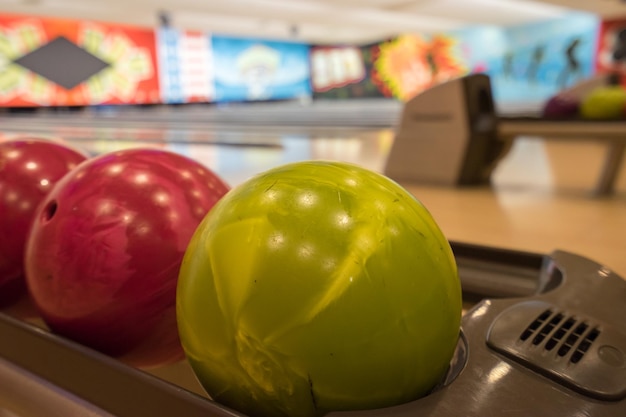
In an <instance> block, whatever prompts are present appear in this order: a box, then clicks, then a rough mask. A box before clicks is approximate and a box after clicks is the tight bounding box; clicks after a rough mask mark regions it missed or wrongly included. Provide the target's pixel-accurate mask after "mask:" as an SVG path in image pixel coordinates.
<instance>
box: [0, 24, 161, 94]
mask: <svg viewBox="0 0 626 417" xmlns="http://www.w3.org/2000/svg"><path fill="white" fill-rule="evenodd" d="M158 100H159V84H158V78H157V71H156V55H155V47H154V31H152V30H149V29H142V28H134V27H129V26H120V25H109V24H105V23H99V22H90V21H77V20H66V19H48V18H36V17H24V16H10V15H2V16H0V105H2V106H82V105H93V104H121V103H151V102H157V101H158Z"/></svg>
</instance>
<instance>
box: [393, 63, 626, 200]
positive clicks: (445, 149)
mask: <svg viewBox="0 0 626 417" xmlns="http://www.w3.org/2000/svg"><path fill="white" fill-rule="evenodd" d="M607 83H608V76H602V75H601V76H598V77H595V78H590V79H588V80H585V81H583V82H581V83H579V84H577V85H575V86H573V87H571V88H570V89H568V90H567V91H564V92H562V93H563V94H566V95H569V96H571V97H578V98H581V97H584V96H585V94H587V93H588V92H589V91H591V90H593V89H594V88H596V87H598V86H600V85H606V84H607ZM535 113H536V112H535ZM520 137H525V138H529V137H532V138H541V139H544V140H561V141H564V140H567V141H579V142H580V141H587V142H589V141H593V142H596V143H601V144H603V145H605V146H606V154H605V158H604V162H603V164H602V170H601V172H600V176H599V178H598V180H597V182H596V185H595V187H594V189H593V191H592V194H593V196H596V197H603V196H608V195H610V194H612V193H613V191H614V186H615V182H616V179H617V176H618V175H619V172H620V169H621V166H622V162H623V159H624V153H625V150H626V120H582V119H545V118H542V117H540V116H539V115H538V114H529V113H521V114H508V115H501V114H497V112H496V109H495V105H494V100H493V95H492V89H491V83H490V78H489V76H487V75H485V74H472V75H468V76H465V77H460V78H458V79H454V80H451V81H448V82H445V83H442V84H439V85H437V86H434V87H432V88H430V89H428V90H426V91H424V92H422V93H421V94H419V95H417V96H415V97H414V98H412V99H411V100H409V101H408V102H406V103H405V105H404V107H403V109H402V114H401V117H400V120H399V122H398V126H397V129H396V136H395V140H394V143H393V146H392V149H391V151H390V154H389V157H388V159H387V162H386V166H385V174H386V175H387V176H389V177H391V178H393V179H395V180H397V181H399V182H412V183H432V184H437V185H448V186H462V185H480V184H486V183H489V181H490V177H491V174H492V173H493V171H494V169H495V168H496V167H497V165H498V163H499V162H500V161H501V160H502V159H503V158H504V157H505V156H506V155H507V153H508V151H509V150H510V148H511V145H512V143H513V142H514V140H516V139H517V138H520Z"/></svg>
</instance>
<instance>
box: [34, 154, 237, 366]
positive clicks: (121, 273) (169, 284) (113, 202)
mask: <svg viewBox="0 0 626 417" xmlns="http://www.w3.org/2000/svg"><path fill="white" fill-rule="evenodd" d="M228 189H229V187H228V186H227V185H226V184H225V183H224V182H223V181H222V180H221V178H220V177H218V176H217V174H215V173H214V172H213V171H211V170H210V169H208V168H207V167H205V166H204V165H202V164H200V163H199V162H196V161H194V160H192V159H190V158H187V157H185V156H182V155H179V154H176V153H173V152H169V151H164V150H160V149H152V148H132V149H127V150H122V151H117V152H111V153H107V154H104V155H101V156H98V157H95V158H92V159H91V160H90V161H88V162H86V163H84V164H82V165H81V166H80V167H78V168H76V169H75V170H74V171H72V172H71V173H70V174H68V175H67V176H66V177H65V178H63V180H62V181H60V182H59V183H58V184H57V185H56V186H55V187H54V189H53V190H52V192H50V194H48V196H47V198H46V200H45V201H44V203H43V204H42V205H41V206H40V209H39V213H38V215H37V217H36V219H35V221H34V223H33V228H32V231H31V234H30V236H29V239H28V243H27V248H26V282H27V284H28V288H29V290H30V293H31V295H32V297H33V301H34V303H35V305H36V306H37V307H38V310H39V312H40V314H41V317H42V318H43V320H44V321H45V322H46V324H47V325H48V326H49V327H50V329H51V330H52V331H53V332H55V333H57V334H60V335H63V336H65V337H67V338H69V339H72V340H74V341H77V342H79V343H82V344H84V345H86V346H89V347H91V348H93V349H96V350H99V351H101V352H103V353H105V354H108V355H110V356H113V357H116V358H118V359H119V360H121V361H123V362H126V363H127V364H130V365H133V366H137V367H141V368H149V367H154V366H159V365H164V364H167V363H172V362H175V361H178V360H181V359H182V358H183V357H184V353H183V351H182V348H181V346H180V341H179V338H178V329H177V325H176V312H175V302H176V284H177V280H178V271H179V268H180V265H181V262H182V258H183V255H184V252H185V250H186V248H187V245H188V243H189V240H190V238H191V236H192V234H193V232H194V231H195V229H196V227H197V226H198V224H199V223H200V221H201V220H202V219H203V218H204V216H205V214H206V213H207V212H208V211H209V210H210V209H211V208H212V207H213V205H214V204H215V203H216V202H217V201H218V200H219V199H220V198H221V197H222V196H223V195H224V194H225V193H226V192H227V191H228Z"/></svg>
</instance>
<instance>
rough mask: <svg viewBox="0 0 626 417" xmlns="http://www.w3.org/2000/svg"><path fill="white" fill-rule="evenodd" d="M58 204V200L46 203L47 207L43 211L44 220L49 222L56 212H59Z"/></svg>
mask: <svg viewBox="0 0 626 417" xmlns="http://www.w3.org/2000/svg"><path fill="white" fill-rule="evenodd" d="M58 206H59V205H58V204H57V202H56V201H51V202H49V203H48V205H46V208H45V209H44V211H43V221H44V222H49V221H50V220H52V218H53V217H54V214H55V213H56V212H57V208H58Z"/></svg>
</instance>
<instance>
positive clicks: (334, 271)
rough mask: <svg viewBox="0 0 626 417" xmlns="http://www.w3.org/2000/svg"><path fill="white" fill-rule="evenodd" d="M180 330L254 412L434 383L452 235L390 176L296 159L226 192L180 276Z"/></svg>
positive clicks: (449, 346)
mask: <svg viewBox="0 0 626 417" xmlns="http://www.w3.org/2000/svg"><path fill="white" fill-rule="evenodd" d="M177 317H178V325H179V332H180V335H181V341H182V343H183V347H184V349H185V352H186V354H187V357H188V359H189V361H190V363H191V365H192V367H193V369H194V371H195V372H196V375H197V376H198V378H199V380H200V381H201V383H202V385H203V386H204V388H205V389H206V391H207V392H208V394H209V395H211V396H212V397H213V398H214V399H215V400H217V401H219V402H221V403H223V404H225V405H228V406H230V407H232V408H235V409H238V410H240V411H242V412H244V413H246V414H248V415H251V416H270V415H271V416H319V415H323V414H325V413H327V412H329V411H331V410H350V409H366V408H380V407H385V406H390V405H393V404H397V403H402V402H406V401H410V400H413V399H416V398H418V397H420V396H423V395H424V394H426V393H427V392H428V391H429V390H430V389H431V388H432V387H433V386H434V385H435V384H436V383H437V382H438V381H439V380H440V378H441V377H442V375H443V374H444V373H445V371H446V369H447V367H448V364H449V361H450V359H451V357H452V355H453V351H454V348H455V345H456V343H457V340H458V335H459V327H460V320H461V287H460V281H459V278H458V275H457V269H456V263H455V260H454V257H453V254H452V251H451V248H450V246H449V243H448V241H447V240H446V239H445V237H444V235H443V234H442V232H441V231H440V229H439V227H438V226H437V224H436V223H435V221H434V220H433V218H432V217H431V215H430V214H429V213H428V211H427V210H426V209H425V208H424V206H423V205H422V204H420V203H419V202H418V201H417V200H416V199H415V198H414V197H413V196H411V195H410V194H409V193H408V192H407V191H406V190H405V189H403V188H402V187H400V186H399V185H397V184H396V183H395V182H393V181H391V180H389V179H388V178H386V177H384V176H382V175H379V174H377V173H374V172H371V171H369V170H366V169H363V168H360V167H358V166H355V165H350V164H345V163H335V162H321V161H318V162H298V163H293V164H288V165H284V166H281V167H278V168H275V169H272V170H269V171H267V172H265V173H262V174H260V175H258V176H256V177H254V178H252V179H250V180H248V181H247V182H245V183H243V184H241V185H239V186H238V187H236V188H234V189H233V190H231V191H230V192H229V193H228V194H227V195H226V196H225V197H224V198H223V199H222V200H220V202H218V203H217V204H216V205H215V207H214V208H213V210H211V212H210V213H209V214H208V215H207V216H206V217H205V219H204V220H203V222H202V223H201V224H200V226H199V227H198V229H197V230H196V233H195V234H194V237H193V238H192V240H191V242H190V245H189V247H188V249H187V252H186V254H185V258H184V261H183V265H182V267H181V272H180V276H179V281H178V291H177Z"/></svg>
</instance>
